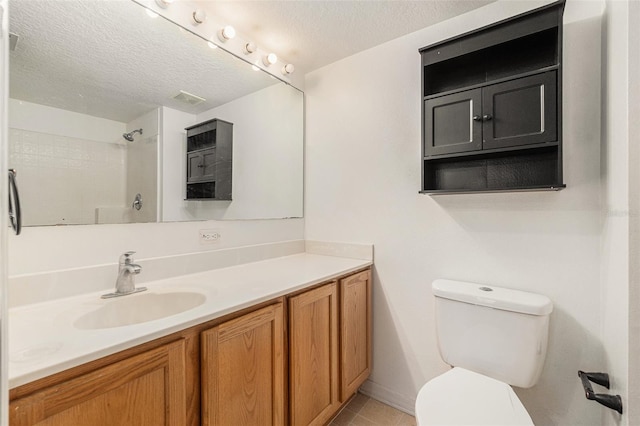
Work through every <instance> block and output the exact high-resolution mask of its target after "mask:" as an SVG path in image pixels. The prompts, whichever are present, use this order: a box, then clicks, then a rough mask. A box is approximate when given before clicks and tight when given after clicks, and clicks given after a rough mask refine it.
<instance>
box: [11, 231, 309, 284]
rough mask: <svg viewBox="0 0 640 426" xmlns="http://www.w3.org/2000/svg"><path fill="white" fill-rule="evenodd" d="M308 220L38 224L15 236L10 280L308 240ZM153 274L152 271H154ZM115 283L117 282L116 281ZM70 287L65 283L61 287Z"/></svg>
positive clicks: (12, 236) (12, 242) (13, 236)
mask: <svg viewBox="0 0 640 426" xmlns="http://www.w3.org/2000/svg"><path fill="white" fill-rule="evenodd" d="M201 229H216V230H218V232H219V233H220V234H221V238H220V240H219V242H218V243H216V244H213V245H203V244H201V243H200V240H199V238H198V231H199V230H201ZM303 231H304V221H303V220H302V219H283V220H245V221H224V222H221V221H201V222H175V223H135V224H119V225H85V226H38V227H31V228H24V229H23V230H22V234H21V235H20V236H18V237H16V236H15V235H9V240H8V243H7V246H8V251H7V253H8V265H9V269H8V274H9V276H10V277H12V276H15V275H22V274H32V273H40V272H47V271H59V270H63V269H69V268H82V267H87V266H98V265H107V264H114V263H117V262H118V258H119V256H120V255H121V254H122V253H124V252H125V251H129V250H133V251H135V252H136V260H143V259H150V258H157V257H163V256H171V255H178V254H186V253H196V252H202V251H207V250H218V249H226V248H233V247H242V246H247V245H254V244H265V243H272V242H280V241H289V240H300V239H303ZM148 272H151V271H148ZM114 279H115V278H114ZM61 285H64V283H61Z"/></svg>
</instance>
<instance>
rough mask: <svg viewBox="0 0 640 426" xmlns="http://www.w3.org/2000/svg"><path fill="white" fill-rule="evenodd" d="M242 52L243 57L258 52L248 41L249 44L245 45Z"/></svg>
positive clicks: (254, 45) (253, 44)
mask: <svg viewBox="0 0 640 426" xmlns="http://www.w3.org/2000/svg"><path fill="white" fill-rule="evenodd" d="M242 50H243V51H244V54H245V55H250V54H252V53H253V52H255V51H256V50H258V46H256V44H255V43H253V42H251V41H250V42H249V43H245V45H244V48H243V49H242Z"/></svg>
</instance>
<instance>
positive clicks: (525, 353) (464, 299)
mask: <svg viewBox="0 0 640 426" xmlns="http://www.w3.org/2000/svg"><path fill="white" fill-rule="evenodd" d="M432 287H433V293H434V295H435V297H436V299H435V300H436V302H435V314H436V331H437V335H438V347H439V349H440V356H441V357H442V359H443V360H444V361H445V362H446V363H447V364H449V365H452V366H454V367H463V368H466V369H468V370H471V371H475V372H477V373H480V374H484V375H485V376H489V377H493V378H494V379H497V380H500V381H502V382H505V383H508V384H510V385H513V386H518V387H522V388H529V387H531V386H533V385H535V384H536V382H537V381H538V378H539V377H540V373H542V367H543V365H544V359H545V356H546V353H547V337H548V334H549V315H550V314H551V311H552V310H553V305H552V303H551V300H549V298H548V297H546V296H543V295H540V294H535V293H529V292H524V291H518V290H511V289H507V288H501V287H495V286H487V285H482V284H474V283H467V282H461V281H451V280H442V279H439V280H435V281H434V282H433V285H432Z"/></svg>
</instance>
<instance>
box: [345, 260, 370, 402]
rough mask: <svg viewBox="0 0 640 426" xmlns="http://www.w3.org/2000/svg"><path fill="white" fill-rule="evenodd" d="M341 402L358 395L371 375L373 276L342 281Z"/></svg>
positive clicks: (352, 277) (367, 273)
mask: <svg viewBox="0 0 640 426" xmlns="http://www.w3.org/2000/svg"><path fill="white" fill-rule="evenodd" d="M340 339H341V342H340V371H341V387H340V389H341V390H340V399H341V400H342V401H346V400H347V399H349V397H351V395H353V394H355V393H356V391H357V390H358V388H359V387H360V385H362V383H364V381H365V380H366V379H367V377H369V374H370V373H371V272H370V271H363V272H360V273H358V274H355V275H352V276H350V277H347V278H343V279H341V280H340Z"/></svg>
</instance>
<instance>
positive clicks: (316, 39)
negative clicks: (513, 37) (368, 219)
mask: <svg viewBox="0 0 640 426" xmlns="http://www.w3.org/2000/svg"><path fill="white" fill-rule="evenodd" d="M178 1H179V0H178ZM490 1H491V0H422V1H405V0H393V1H383V0H359V1H325V0H298V1H296V0H293V1H291V0H288V1H271V0H259V1H243V0H237V1H217V0H216V1H202V2H201V3H202V7H203V8H206V9H207V10H208V11H209V13H215V15H216V18H217V19H224V20H227V21H228V22H229V23H230V24H233V25H234V26H235V27H236V28H237V29H238V30H239V31H240V32H241V33H242V34H243V35H244V36H245V37H251V38H252V39H253V40H255V41H256V43H258V44H259V45H260V46H261V48H263V49H265V50H272V51H274V52H276V53H277V54H278V55H279V56H281V57H282V58H284V59H286V60H287V61H289V62H292V63H294V64H295V65H296V67H297V69H298V71H297V72H309V71H312V70H314V69H317V68H319V67H321V66H323V65H327V64H329V63H331V62H335V61H336V60H339V59H341V58H344V57H347V56H349V55H352V54H354V53H357V52H359V51H362V50H365V49H368V48H370V47H373V46H376V45H378V44H380V43H383V42H385V41H388V40H391V39H394V38H397V37H400V36H402V35H404V34H408V33H410V32H413V31H416V30H418V29H420V28H424V27H426V26H429V25H432V24H434V23H436V22H439V21H442V20H445V19H448V18H451V17H453V16H455V15H458V14H461V13H464V12H467V11H469V10H472V9H475V8H477V7H480V6H483V5H485V4H487V3H490ZM9 11H10V31H11V32H13V33H16V34H17V35H18V36H19V41H18V45H17V49H16V50H15V51H14V52H11V54H10V96H11V97H12V98H15V99H21V100H25V101H29V102H35V103H39V104H43V105H49V106H54V107H58V108H63V109H67V110H70V111H76V112H81V113H85V114H90V115H94V116H99V117H104V118H109V119H112V120H117V121H122V122H128V121H130V120H132V119H134V118H136V117H138V116H140V115H141V114H143V113H145V112H148V111H149V110H151V109H153V108H156V107H158V106H160V105H164V106H168V107H171V108H175V109H179V110H182V111H185V112H189V113H198V112H201V111H204V110H207V109H210V108H212V107H215V106H218V105H221V104H223V103H226V102H228V101H230V100H232V99H235V98H237V97H239V96H243V95H246V94H249V93H252V92H254V91H256V90H259V89H260V88H263V87H266V86H268V85H271V84H275V83H277V80H275V79H273V78H272V77H270V76H268V74H266V73H263V72H255V71H252V70H251V67H250V66H249V65H247V64H246V63H245V62H243V61H240V60H238V59H236V58H235V57H232V56H231V55H228V54H227V53H226V52H223V51H222V50H221V49H215V50H214V49H210V48H209V47H208V46H207V43H205V42H204V41H203V40H202V39H200V38H198V37H196V36H194V35H193V34H191V33H189V32H187V31H184V30H182V29H179V27H177V26H175V25H174V24H172V23H170V22H168V21H166V20H164V19H163V18H161V17H156V18H151V17H149V16H148V15H147V14H146V13H145V11H144V9H143V8H142V7H141V6H139V5H137V4H135V3H133V2H132V1H130V0H10V4H9ZM180 90H184V91H187V92H190V93H193V94H195V95H197V96H200V97H203V98H205V99H207V101H206V102H205V103H203V104H200V105H198V106H190V105H186V104H182V103H179V102H177V101H175V100H173V99H171V97H173V96H175V95H177V94H178V92H179V91H180Z"/></svg>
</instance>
